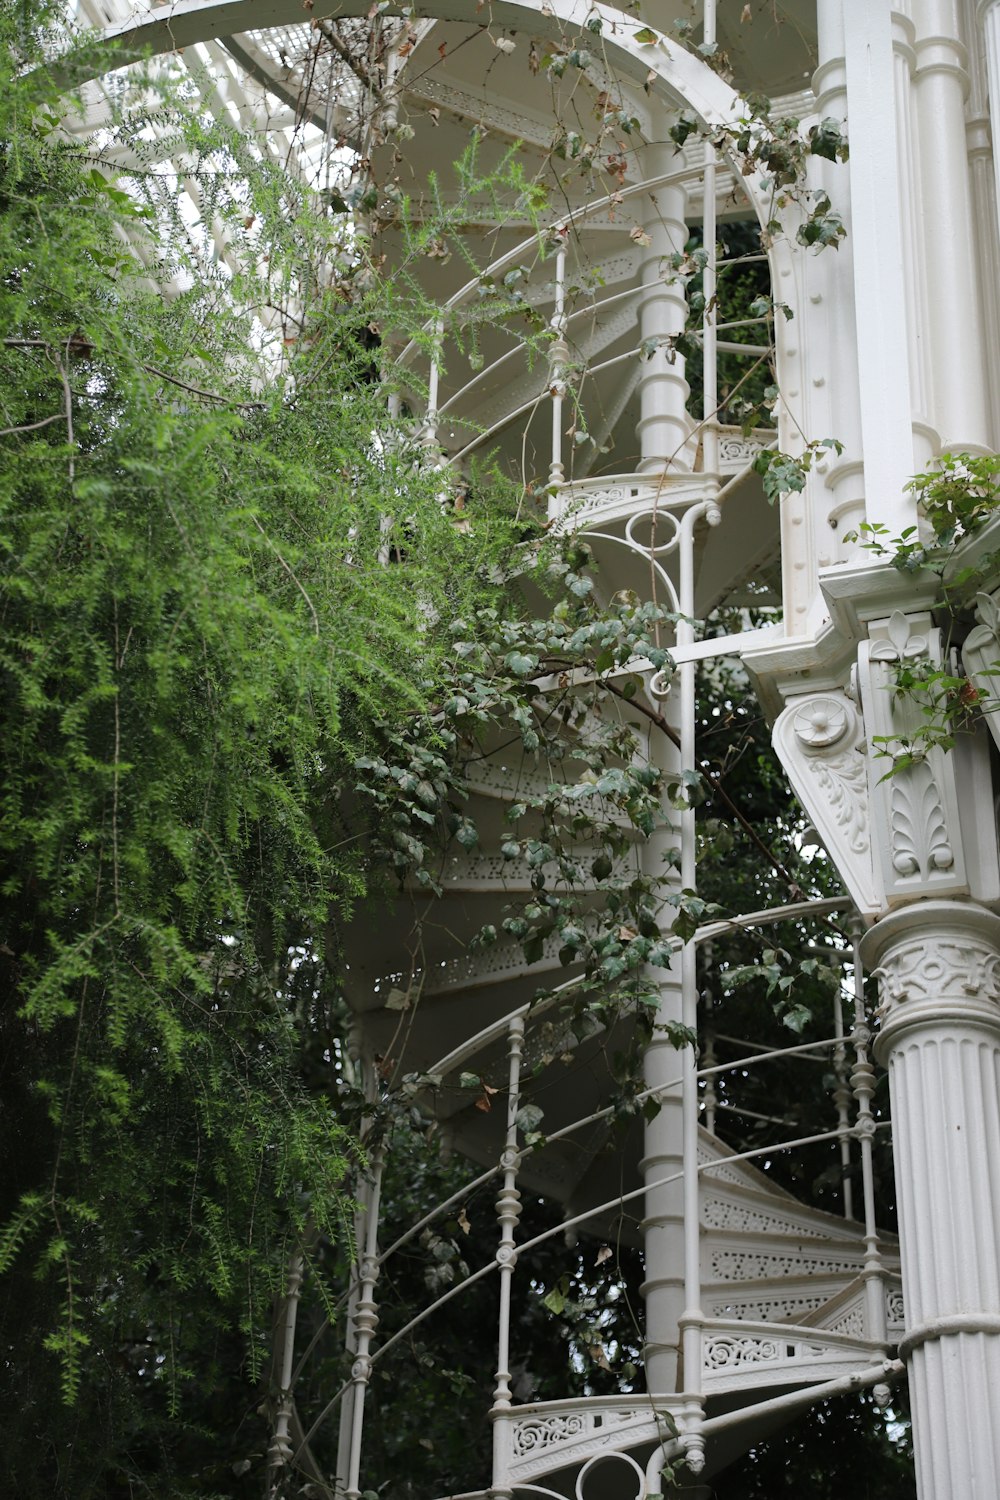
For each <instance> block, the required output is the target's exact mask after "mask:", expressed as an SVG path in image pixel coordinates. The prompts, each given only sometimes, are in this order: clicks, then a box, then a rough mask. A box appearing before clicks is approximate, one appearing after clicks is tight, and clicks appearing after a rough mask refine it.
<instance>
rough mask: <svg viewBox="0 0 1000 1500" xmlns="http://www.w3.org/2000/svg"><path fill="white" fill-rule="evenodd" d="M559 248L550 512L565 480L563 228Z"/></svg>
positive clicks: (551, 382) (552, 370) (552, 347)
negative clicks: (563, 430)
mask: <svg viewBox="0 0 1000 1500" xmlns="http://www.w3.org/2000/svg"><path fill="white" fill-rule="evenodd" d="M557 233H558V235H559V249H558V250H557V251H556V295H555V305H554V307H553V309H552V322H551V324H550V325H549V326H550V328H551V330H552V343H551V344H550V345H549V393H550V395H551V397H552V463H551V465H550V467H549V490H550V495H549V515H550V516H554V515H556V514H558V511H559V508H560V506H561V504H562V502H561V500H560V498H559V495H558V490H559V489H560V488H561V486H562V485H563V484H564V483H565V479H566V471H565V467H564V465H563V451H562V439H563V432H562V427H563V401H564V398H565V395H566V363H567V361H568V359H569V345H568V344H567V342H566V248H565V230H563V229H560V230H558V231H557Z"/></svg>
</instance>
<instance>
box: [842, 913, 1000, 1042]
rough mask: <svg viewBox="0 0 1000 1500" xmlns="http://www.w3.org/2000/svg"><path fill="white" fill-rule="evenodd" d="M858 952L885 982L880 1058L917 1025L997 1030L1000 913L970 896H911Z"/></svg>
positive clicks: (882, 983)
mask: <svg viewBox="0 0 1000 1500" xmlns="http://www.w3.org/2000/svg"><path fill="white" fill-rule="evenodd" d="M861 954H862V958H863V959H864V961H865V964H866V966H867V967H868V968H869V969H870V971H871V972H872V973H873V974H874V975H875V976H876V977H877V978H878V980H879V982H880V989H881V1001H882V1003H881V1007H880V1016H881V1021H882V1027H881V1031H880V1033H879V1036H878V1038H877V1040H876V1042H875V1052H876V1055H877V1056H878V1058H879V1061H880V1062H884V1061H885V1054H886V1053H887V1052H888V1050H889V1049H890V1047H891V1046H892V1045H894V1043H895V1042H896V1041H897V1040H898V1039H899V1037H900V1035H901V1034H902V1032H903V1031H907V1032H908V1031H910V1030H911V1028H912V1027H914V1026H918V1025H923V1026H927V1025H928V1024H933V1023H935V1022H936V1023H938V1024H942V1025H944V1026H946V1027H948V1028H953V1027H954V1026H955V1024H956V1023H957V1022H962V1021H965V1022H968V1023H970V1024H972V1025H979V1026H983V1025H986V1026H988V1027H990V1028H991V1029H995V1030H996V1031H998V1032H1000V917H998V916H996V915H995V914H994V913H993V912H991V911H987V909H986V908H985V907H983V906H979V905H977V904H976V903H975V902H972V901H914V902H912V903H910V904H908V905H906V906H904V907H902V908H900V909H899V910H897V911H894V912H891V913H890V914H889V916H887V917H883V918H882V920H881V921H880V922H877V923H876V924H875V926H874V927H873V928H872V929H871V931H870V932H868V933H867V934H866V936H865V937H864V938H863V939H862V943H861Z"/></svg>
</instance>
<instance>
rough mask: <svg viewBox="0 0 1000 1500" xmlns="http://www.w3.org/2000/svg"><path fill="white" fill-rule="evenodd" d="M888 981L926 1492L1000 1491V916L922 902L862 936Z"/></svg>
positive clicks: (909, 1336) (880, 1049) (887, 1025)
mask: <svg viewBox="0 0 1000 1500" xmlns="http://www.w3.org/2000/svg"><path fill="white" fill-rule="evenodd" d="M862 952H863V955H864V957H865V960H866V963H867V964H869V965H870V966H872V967H873V969H874V972H875V973H876V974H877V976H878V979H879V982H880V986H881V999H882V1006H881V1016H882V1027H881V1031H880V1034H879V1037H878V1040H877V1041H876V1043H875V1054H876V1056H877V1057H878V1059H879V1061H880V1062H882V1063H884V1064H885V1066H886V1067H887V1068H888V1070H889V1088H890V1095H891V1099H892V1119H893V1145H894V1152H895V1173H896V1188H897V1196H898V1200H899V1234H900V1249H901V1255H902V1269H903V1298H904V1302H905V1306H906V1323H907V1333H906V1337H905V1338H904V1340H903V1341H902V1343H901V1346H900V1352H901V1353H902V1355H903V1357H904V1359H905V1360H906V1361H907V1366H908V1371H909V1382H910V1398H911V1402H912V1408H913V1439H914V1449H915V1455H916V1464H917V1488H918V1492H919V1494H920V1497H921V1500H958V1497H959V1496H961V1497H962V1500H996V1496H997V1495H1000V1422H998V1421H997V1419H996V1400H997V1392H998V1391H1000V1254H998V1246H1000V917H997V916H994V915H993V913H991V912H989V911H987V910H986V909H985V908H984V907H981V906H978V905H976V904H974V903H972V902H959V901H920V902H914V903H913V904H911V905H908V906H906V907H904V908H902V909H901V910H899V911H896V912H893V913H891V914H890V915H889V916H887V917H884V918H883V919H882V920H881V921H880V922H878V923H877V925H876V926H875V927H874V928H873V929H872V931H871V932H870V933H869V934H868V935H867V937H866V938H865V939H864V942H863V944H862Z"/></svg>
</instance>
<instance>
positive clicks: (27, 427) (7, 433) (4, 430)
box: [0, 411, 64, 437]
mask: <svg viewBox="0 0 1000 1500" xmlns="http://www.w3.org/2000/svg"><path fill="white" fill-rule="evenodd" d="M63 418H64V413H63V412H61V411H57V412H54V413H53V414H52V416H51V417H43V418H42V420H41V421H40V422H25V423H24V425H23V426H21V427H0V437H11V436H12V435H13V434H14V433H15V432H37V431H38V429H39V427H48V425H49V423H50V422H61V421H62V420H63Z"/></svg>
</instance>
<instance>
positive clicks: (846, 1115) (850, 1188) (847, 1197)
mask: <svg viewBox="0 0 1000 1500" xmlns="http://www.w3.org/2000/svg"><path fill="white" fill-rule="evenodd" d="M833 1034H834V1036H835V1037H836V1038H837V1043H836V1046H835V1047H834V1049H833V1075H834V1079H835V1080H836V1081H835V1084H834V1089H833V1102H834V1104H835V1106H836V1109H837V1128H838V1130H839V1131H840V1167H841V1181H842V1184H843V1193H844V1218H845V1219H853V1218H854V1184H853V1183H852V1182H851V1176H850V1173H851V1084H850V1080H849V1079H848V1076H847V1048H846V1047H845V1045H844V1007H843V1003H842V1001H841V997H840V988H839V986H838V988H837V993H836V994H835V995H834V997H833Z"/></svg>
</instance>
